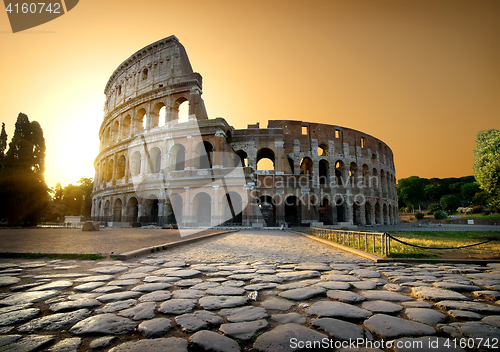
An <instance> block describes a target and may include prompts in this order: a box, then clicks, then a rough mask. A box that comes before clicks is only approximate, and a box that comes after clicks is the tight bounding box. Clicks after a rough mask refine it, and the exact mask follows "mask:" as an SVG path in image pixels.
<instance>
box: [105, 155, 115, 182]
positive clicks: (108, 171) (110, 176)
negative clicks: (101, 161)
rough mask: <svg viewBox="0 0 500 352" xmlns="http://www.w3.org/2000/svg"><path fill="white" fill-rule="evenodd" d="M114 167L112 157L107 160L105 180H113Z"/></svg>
mask: <svg viewBox="0 0 500 352" xmlns="http://www.w3.org/2000/svg"><path fill="white" fill-rule="evenodd" d="M114 168H115V162H114V160H113V159H110V160H109V161H108V167H107V169H106V182H111V181H113V171H114Z"/></svg>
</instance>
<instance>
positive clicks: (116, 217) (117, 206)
mask: <svg viewBox="0 0 500 352" xmlns="http://www.w3.org/2000/svg"><path fill="white" fill-rule="evenodd" d="M112 221H113V222H121V221H122V200H121V199H120V198H116V200H115V203H114V204H113V220H112Z"/></svg>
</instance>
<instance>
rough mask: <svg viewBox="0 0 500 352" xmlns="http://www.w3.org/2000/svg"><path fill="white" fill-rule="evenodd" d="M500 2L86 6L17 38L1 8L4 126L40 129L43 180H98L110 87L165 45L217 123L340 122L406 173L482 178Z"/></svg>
mask: <svg viewBox="0 0 500 352" xmlns="http://www.w3.org/2000/svg"><path fill="white" fill-rule="evenodd" d="M499 19H500V1H497V0H491V1H484V0H477V1H470V0H453V1H451V0H450V1H448V0H446V1H444V0H430V1H426V0H418V1H416V0H408V1H403V0H394V1H388V0H379V1H375V0H366V1H337V0H328V1H314V0H313V1H304V0H302V1H293V0H292V1H290V0H288V1H281V0H280V1H277V0H271V1H260V0H259V1H245V2H244V1H237V0H231V1H219V0H213V1H207V0H203V1H198V0H193V1H189V2H178V1H175V2H174V1H169V0H161V1H160V0H144V1H130V0H122V1H116V0H106V1H102V0H101V1H98V0H81V1H80V2H79V3H78V5H77V6H76V7H75V8H74V9H72V10H71V11H70V12H68V13H67V14H65V15H64V16H61V17H59V18H57V19H55V20H53V21H51V22H48V23H45V24H43V25H40V26H38V27H34V28H32V29H28V30H26V31H22V32H18V33H15V34H13V33H12V30H11V27H10V24H9V21H8V18H7V13H6V12H4V13H2V14H0V77H1V84H0V106H1V107H2V114H1V118H0V122H4V123H5V124H6V129H7V134H8V140H9V141H10V139H11V138H12V135H13V133H14V125H15V122H16V119H17V116H18V114H19V112H24V113H26V114H27V115H28V117H29V119H30V120H31V121H34V120H36V121H38V122H40V124H41V126H42V128H43V131H44V136H45V139H46V145H47V152H46V153H47V156H46V173H45V177H46V181H47V185H48V186H49V187H53V186H54V185H55V184H56V183H57V182H60V183H61V184H62V185H63V186H64V185H67V184H68V183H76V182H77V181H78V180H79V179H80V178H82V177H92V178H93V177H94V166H93V162H94V159H95V157H96V156H97V154H98V150H99V139H98V131H99V127H100V124H101V122H102V119H103V104H104V100H105V96H104V93H103V91H104V88H105V85H106V82H107V81H108V79H109V77H110V76H111V74H112V73H113V71H114V70H115V69H116V68H117V67H118V66H119V65H120V64H121V63H122V62H123V61H124V60H126V59H127V58H128V57H129V56H130V55H132V54H133V53H134V52H136V51H137V50H139V49H141V48H143V47H145V46H146V45H148V44H150V43H153V42H155V41H157V40H159V39H162V38H164V37H167V36H170V35H175V36H176V37H177V38H179V41H180V42H181V43H182V44H183V45H184V47H185V48H186V50H187V53H188V55H189V59H190V61H191V64H192V66H193V69H194V71H196V72H199V73H200V74H201V75H202V76H203V98H204V101H205V104H206V107H207V112H208V115H209V118H215V117H219V116H221V117H224V118H225V119H226V120H227V121H228V123H230V124H231V125H232V126H234V127H235V128H245V127H246V126H247V124H249V123H252V124H253V123H256V122H260V124H261V126H263V127H265V126H267V120H279V119H287V120H302V121H308V122H317V123H326V124H335V125H340V126H345V127H349V128H352V129H355V130H360V131H363V132H366V133H368V134H370V135H373V136H375V137H377V138H380V139H382V140H383V141H384V142H385V143H387V144H388V145H389V146H390V147H391V148H392V151H393V153H394V161H395V165H396V177H397V178H398V179H400V178H405V177H409V176H411V175H418V176H421V177H426V178H431V177H440V178H443V177H460V176H466V175H471V174H472V163H473V158H474V156H473V150H474V148H475V137H476V134H477V132H478V131H480V130H484V129H490V128H495V129H500V99H499V97H500V21H499Z"/></svg>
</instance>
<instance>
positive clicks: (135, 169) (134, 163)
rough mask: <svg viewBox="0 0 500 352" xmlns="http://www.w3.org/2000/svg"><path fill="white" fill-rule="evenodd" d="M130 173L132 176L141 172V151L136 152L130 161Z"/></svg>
mask: <svg viewBox="0 0 500 352" xmlns="http://www.w3.org/2000/svg"><path fill="white" fill-rule="evenodd" d="M130 173H131V174H132V176H137V175H139V174H140V173H141V153H139V152H134V154H132V159H131V161H130Z"/></svg>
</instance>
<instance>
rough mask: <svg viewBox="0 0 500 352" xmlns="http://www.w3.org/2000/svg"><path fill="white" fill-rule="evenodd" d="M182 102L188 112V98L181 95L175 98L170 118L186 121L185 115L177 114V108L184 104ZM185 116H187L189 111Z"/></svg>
mask: <svg viewBox="0 0 500 352" xmlns="http://www.w3.org/2000/svg"><path fill="white" fill-rule="evenodd" d="M184 104H187V106H188V112H189V99H188V98H187V97H185V96H181V97H179V98H177V99H176V100H175V102H174V105H173V109H172V120H175V121H178V122H187V119H186V116H179V110H180V109H181V105H183V106H184ZM187 117H189V113H188V116H187Z"/></svg>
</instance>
